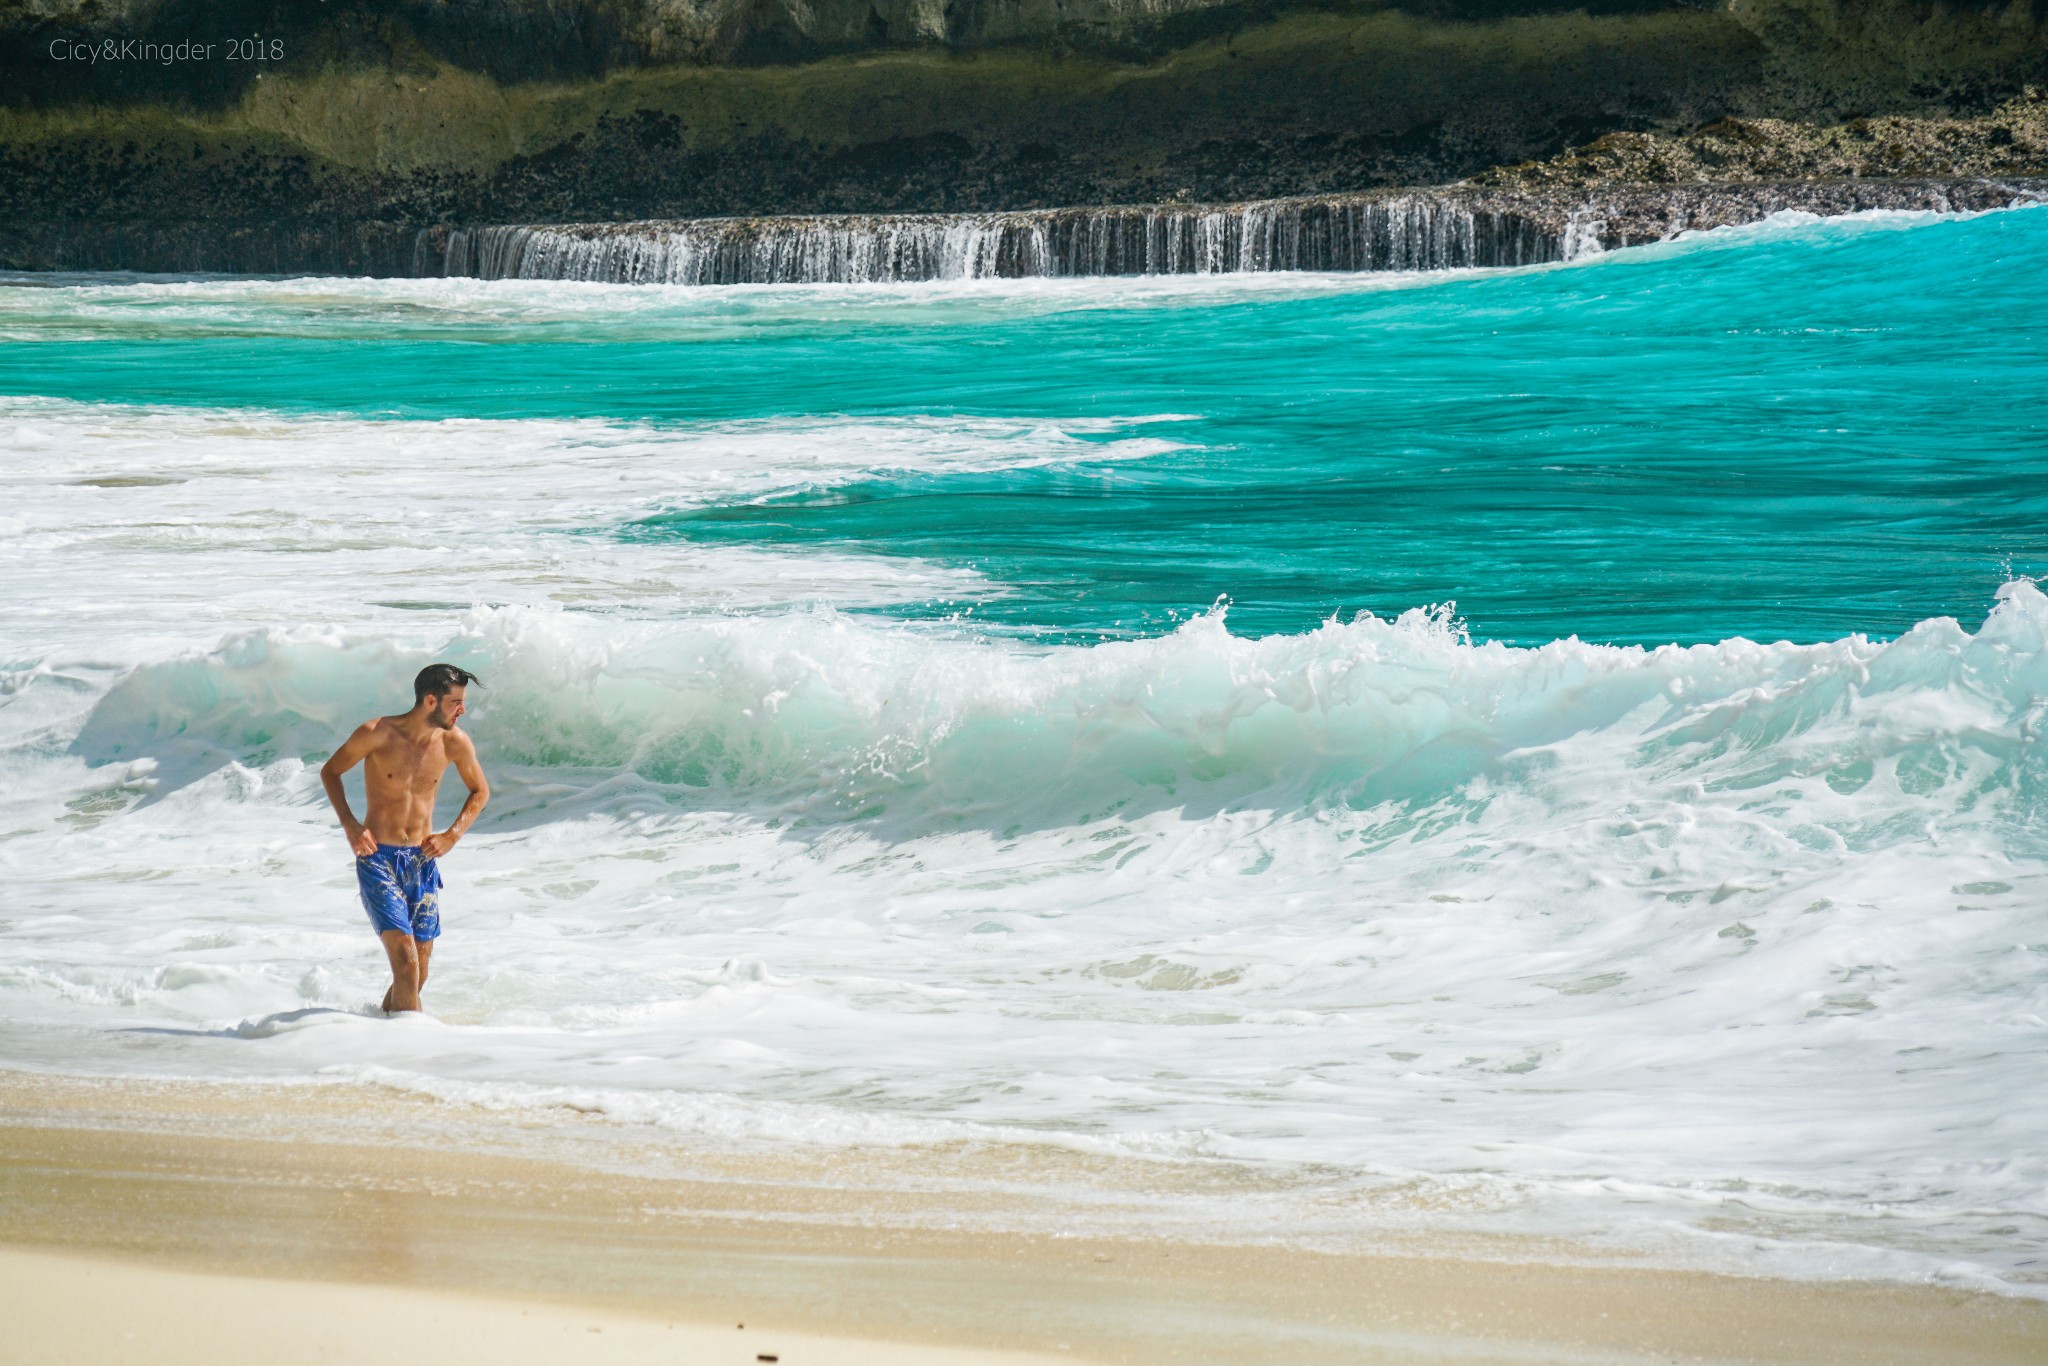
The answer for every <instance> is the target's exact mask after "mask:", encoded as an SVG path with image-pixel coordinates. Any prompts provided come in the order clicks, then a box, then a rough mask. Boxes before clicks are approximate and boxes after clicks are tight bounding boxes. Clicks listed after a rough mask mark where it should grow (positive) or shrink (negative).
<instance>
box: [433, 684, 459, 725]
mask: <svg viewBox="0 0 2048 1366" xmlns="http://www.w3.org/2000/svg"><path fill="white" fill-rule="evenodd" d="M462 694H463V689H461V688H459V687H456V688H450V689H449V690H448V691H447V692H444V693H442V694H441V695H440V696H439V697H437V698H435V699H433V701H434V705H433V706H431V707H429V708H427V724H428V725H430V726H434V727H437V728H439V729H441V730H453V729H455V723H456V722H457V721H459V720H461V719H462V714H463V713H464V712H465V711H467V710H469V708H467V707H465V706H464V705H463V704H462Z"/></svg>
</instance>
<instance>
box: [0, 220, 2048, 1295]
mask: <svg viewBox="0 0 2048 1366" xmlns="http://www.w3.org/2000/svg"><path fill="white" fill-rule="evenodd" d="M2044 250H2048V210H2020V211H2014V212H2009V213H2002V214H1993V215H1986V216H1982V217H1976V218H1941V217H1936V216H1932V215H1872V216H1867V217H1863V218H1859V219H1853V220H1837V221H1832V222H1825V223H1821V222H1814V221H1811V220H1799V219H1794V218H1785V219H1781V220H1778V221H1775V222H1773V223H1770V224H1766V225H1762V226H1759V227H1757V228H1752V229H1745V230H1741V231H1736V232H1724V233H1717V234H1712V235H1708V236H1705V237H1699V238H1693V239H1688V240H1683V241H1680V242H1677V243H1672V244H1667V245H1665V246H1662V247H1657V248H1652V249H1647V250H1639V251H1631V252H1624V253H1616V254H1614V255H1612V256H1610V257H1607V258H1604V259H1598V260H1594V261H1591V262H1585V263H1579V264H1574V265H1571V266H1565V267H1552V268H1544V269H1537V270H1529V271H1515V272H1475V273H1468V274H1463V275H1455V276H1436V277H1428V276H1420V277H1418V276H1407V277H1327V276H1323V277H1314V276H1293V277H1288V276H1267V277H1250V276H1247V277H1227V278H1220V279H1197V280H1165V279H1160V280H1086V281H1060V282H989V283H979V284H972V285H967V284H953V285H923V286H905V287H816V288H736V289H695V290H692V289H676V288H632V287H607V286H579V285H560V284H513V283H499V284H489V285H486V284H480V283H477V282H467V281H420V282H413V281H404V282H400V281H335V280H312V281H194V282H179V281H123V282H104V283H102V282H90V281H79V280H76V279H72V280H67V281H64V282H61V283H57V284H47V283H41V282H38V283H33V284H24V283H16V284H11V285H5V286H0V393H6V394H9V395H13V397H8V398H5V399H0V451H4V452H5V457H6V459H5V465H4V467H0V468H4V480H5V488H6V493H7V495H8V496H7V499H6V502H5V503H4V505H0V528H4V531H5V540H4V543H0V563H4V565H5V569H6V574H7V580H6V581H7V582H8V583H9V584H10V585H11V586H12V587H13V588H14V592H13V593H11V594H10V595H9V596H8V598H7V599H6V600H5V602H4V603H0V668H4V670H5V672H4V675H0V773H4V775H5V784H4V795H0V874H4V876H5V877H6V878H7V880H8V884H9V891H8V892H7V893H6V894H5V899H4V902H0V907H4V909H0V1058H4V1059H6V1060H8V1061H12V1062H16V1063H25V1064H28V1065H32V1066H39V1067H50V1068H60V1069H73V1070H97V1071H127V1072H138V1073H146V1074H178V1075H252V1076H274V1077H303V1078H308V1079H321V1078H326V1079H370V1080H374V1081H378V1082H381V1083H384V1084H388V1085H391V1086H396V1087H401V1088H406V1089H414V1090H422V1091H426V1092H428V1093H430V1094H434V1095H440V1096H445V1097H447V1098H449V1099H467V1100H475V1101H479V1102H482V1103H486V1104H491V1105H499V1106H507V1107H512V1108H515V1109H529V1108H538V1109H540V1110H543V1111H544V1110H545V1109H546V1107H551V1106H559V1105H562V1104H574V1105H575V1106H577V1107H579V1108H580V1109H583V1110H589V1111H594V1112H597V1113H601V1114H607V1115H610V1116H613V1117H614V1118H616V1119H617V1120H618V1121H619V1122H620V1125H621V1132H622V1133H627V1132H630V1133H631V1134H632V1135H633V1136H634V1138H633V1141H634V1142H641V1141H644V1140H645V1139H646V1137H647V1135H648V1134H650V1133H655V1134H667V1135H673V1136H674V1140H675V1141H676V1142H678V1143H684V1144H701V1143H721V1144H742V1145H744V1144H750V1143H782V1142H804V1143H815V1144H826V1145H839V1144H875V1143H886V1144H902V1143H921V1142H933V1141H945V1140H949V1139H954V1138H962V1137H966V1138H974V1137H1004V1138H1009V1139H1024V1140H1028V1141H1034V1142H1049V1143H1057V1144H1061V1145H1064V1146H1069V1147H1074V1146H1078V1147H1082V1148H1086V1149H1089V1150H1091V1151H1101V1152H1106V1153H1111V1154H1127V1155H1131V1156H1133V1157H1142V1158H1147V1159H1151V1160H1156V1161H1160V1162H1170V1163H1174V1164H1180V1165H1182V1166H1184V1165H1185V1164H1188V1163H1196V1164H1204V1163H1207V1164H1221V1167H1222V1168H1227V1169H1228V1170H1230V1171H1232V1172H1235V1173H1237V1174H1238V1177H1237V1178H1233V1180H1238V1181H1239V1184H1238V1185H1232V1184H1231V1183H1230V1182H1223V1183H1221V1184H1220V1185H1219V1186H1218V1187H1217V1189H1218V1190H1222V1191H1224V1192H1225V1193H1221V1194H1215V1195H1213V1196H1212V1197H1210V1198H1207V1199H1206V1200H1205V1201H1199V1202H1194V1203H1193V1204H1185V1203H1184V1204H1182V1205H1181V1206H1178V1207H1177V1208H1178V1209H1179V1210H1180V1213H1179V1214H1178V1215H1176V1218H1177V1219H1179V1220H1181V1222H1182V1223H1183V1224H1184V1223H1185V1222H1186V1221H1187V1220H1188V1219H1190V1218H1192V1219H1195V1220H1196V1221H1197V1222H1201V1221H1206V1225H1205V1226H1206V1227H1208V1228H1209V1229H1210V1231H1211V1232H1213V1233H1216V1234H1217V1235H1219V1236H1222V1235H1229V1236H1250V1237H1269V1236H1271V1237H1313V1238H1316V1239H1322V1240H1325V1241H1330V1240H1336V1241H1346V1240H1349V1242H1348V1244H1347V1245H1355V1244H1356V1243H1357V1242H1359V1241H1360V1240H1364V1241H1366V1242H1370V1240H1371V1239H1372V1238H1373V1237H1374V1236H1376V1232H1384V1231H1385V1230H1387V1229H1389V1228H1391V1227H1393V1226H1395V1225H1396V1224H1399V1225H1400V1226H1402V1227H1404V1228H1412V1227H1414V1226H1415V1225H1416V1224H1417V1221H1420V1222H1421V1223H1422V1224H1424V1225H1427V1226H1431V1227H1437V1226H1441V1227H1445V1228H1455V1229H1460V1230H1501V1231H1521V1232H1536V1233H1545V1234H1551V1233H1554V1234H1559V1235H1564V1236H1567V1237H1571V1238H1574V1239H1578V1240H1581V1241H1585V1242H1591V1243H1594V1244H1598V1245H1601V1246H1609V1247H1619V1248H1625V1249H1637V1250H1642V1251H1646V1252H1649V1253H1652V1254H1654V1255H1656V1256H1659V1257H1662V1258H1666V1259H1669V1260H1676V1261H1682V1262H1693V1263H1704V1264H1712V1265H1720V1266H1733V1267H1737V1268H1743V1269H1765V1270H1771V1271H1777V1272H1784V1273H1788V1274H1815V1275H1833V1274H1881V1275H1896V1276H1903V1277H1910V1278H1926V1277H1935V1276H1942V1277H1949V1278H1958V1279H1963V1280H1967V1281H1972V1282H1976V1283H1985V1284H1992V1285H1997V1286H2002V1287H2005V1288H2009V1289H2017V1290H2022V1291H2031V1292H2032V1293H2041V1291H2042V1290H2043V1288H2044V1287H2048V1266H2044V1264H2043V1263H2041V1262H2040V1261H2039V1259H2038V1248H2039V1246H2041V1244H2042V1243H2043V1241H2044V1240H2048V1196H2044V1189H2048V1160H2044V1159H2043V1157H2042V1156H2041V1153H2042V1152H2043V1151H2044V1145H2043V1142H2042V1139H2043V1137H2044V1135H2048V1123H2044V1121H2048V1100H2044V1099H2043V1091H2042V1088H2041V1086H2040V1084H2039V1083H2040V1080H2041V1078H2042V1076H2043V1075H2044V1068H2043V1064H2044V1061H2048V913H2044V910H2043V907H2044V905H2048V875H2044V874H2048V862H2044V860H2048V760H2044V756H2043V749H2042V738H2041V737H2042V726H2043V721H2044V714H2048V713H2044V707H2048V597H2044V596H2043V594H2042V593H2041V591H2040V590H2039V589H2038V588H2037V587H2036V586H2035V585H2034V583H2033V582H2032V581H2031V580H2030V578H2029V576H2030V575H2036V574H2041V573H2044V572H2048V531H2044V530H2043V528H2044V526H2048V519H2044V515H2043V514H2044V513H2048V418H2044V417H2043V414H2042V405H2041V403H2040V401H2039V398H2040V395H2041V393H2043V392H2044V391H2048V328H2044V327H2043V325H2042V324H2041V322H2040V319H2041V318H2042V317H2044V316H2048V311H2044V306H2048V283H2044V282H2043V278H2042V274H2041V272H2040V271H2039V269H2038V262H2039V261H2040V260H2041V259H2042V255H2043V253H2044ZM1219 599H1220V600H1223V601H1222V603H1221V604H1220V605H1219ZM1451 604H1455V606H1452V605H1451ZM431 658H449V659H453V660H456V661H458V662H461V663H464V664H467V665H469V666H470V667H473V668H475V669H476V670H477V671H478V672H480V673H481V674H482V675H483V678H484V681H485V684H484V686H483V687H482V688H481V689H479V690H478V691H477V693H476V695H475V703H476V705H475V710H474V714H473V717H472V721H471V723H470V729H471V730H472V732H473V733H474V734H475V735H476V736H477V739H478V742H479V744H480V746H481V747H482V750H483V753H484V756H485V761H486V763H487V765H488V767H489V768H490V770H491V773H492V778H493V784H494V787H495V789H496V791H497V797H496V799H495V800H494V802H493V804H492V807H491V810H490V812H489V813H488V814H487V816H486V817H485V820H484V822H483V823H482V824H481V825H480V826H479V827H478V829H477V831H476V832H475V833H474V834H473V835H472V836H471V837H470V838H469V839H468V840H466V841H465V842H464V844H463V846H462V847H461V848H460V849H459V850H458V851H456V853H455V854H454V855H452V856H451V857H450V858H449V859H448V860H447V861H446V864H445V872H446V875H447V878H448V882H449V891H448V895H447V901H446V908H447V910H446V924H447V926H448V936H447V938H446V940H445V942H444V944H443V947H442V949H441V951H440V954H439V956H438V958H437V960H436V964H435V968H436V972H435V980H434V982H433V985H432V986H431V988H430V990H429V1001H430V1004H431V1006H432V1008H433V1009H434V1011H435V1012H436V1014H437V1016H438V1017H439V1022H438V1023H433V1022H427V1021H412V1022H401V1023H398V1024H389V1023H385V1022H382V1021H378V1020H372V1019H370V1018H369V1017H368V1014H367V1007H368V1005H369V1003H371V1002H373V1001H374V1000H375V998H376V997H377V995H378V994H379V992H380V991H381V987H382V982H381V980H380V972H381V954H380V952H379V950H378V948H377V946H376V943H375V941H374V939H372V938H371V937H370V935H369V933H368V931H367V927H366V925H365V924H364V923H363V922H362V919H361V914H360V911H359V910H358V909H357V907H356V905H355V900H354V893H353V879H352V877H351V874H350V868H349V864H348V861H347V856H346V852H345V849H344V847H343V845H342V843H341V840H340V838H339V835H338V834H337V833H336V832H335V831H334V830H333V828H332V818H331V816H330V815H328V814H327V813H326V811H325V807H324V803H323V801H322V798H321V796H320V793H319V786H318V782H317V778H316V776H315V774H314V772H313V770H314V768H315V767H316V766H317V764H318V763H319V761H320V760H321V759H322V758H323V757H324V756H325V754H326V753H327V752H328V751H329V750H330V749H331V748H332V747H333V745H334V744H335V743H337V742H338V739H339V737H340V735H341V734H342V733H344V732H345V731H346V729H347V727H348V726H349V725H350V724H352V723H353V722H354V721H356V720H359V719H361V718H362V717H364V716H367V715H370V714H373V713H375V712H377V711H380V710H385V709H388V708H390V707H393V706H396V705H398V704H400V703H402V702H403V700H404V698H405V696H406V692H405V682H406V680H407V679H408V678H409V677H410V675H411V673H412V672H413V671H414V670H415V669H417V668H418V667H419V666H420V665H421V664H423V663H425V662H427V661H428V660H429V659H431ZM450 805H451V807H452V801H451V803H450ZM1229 1190H1236V1191H1238V1194H1236V1195H1234V1196H1233V1195H1231V1194H1229V1193H1228V1191H1229ZM1388 1192H1398V1193H1399V1194H1398V1198H1395V1197H1393V1196H1390V1195H1388ZM1189 1210H1193V1211H1194V1213H1193V1214H1192V1215H1191V1214H1189V1212H1188V1211H1189ZM1075 1217H1076V1218H1077V1219H1081V1218H1083V1217H1084V1215H1083V1214H1080V1213H1077V1214H1076V1216H1075ZM1105 1217H1106V1216H1105ZM1118 1217H1126V1216H1125V1215H1122V1214H1120V1215H1119V1216H1118ZM1131 1217H1135V1216H1131ZM1177 1226H1179V1225H1177Z"/></svg>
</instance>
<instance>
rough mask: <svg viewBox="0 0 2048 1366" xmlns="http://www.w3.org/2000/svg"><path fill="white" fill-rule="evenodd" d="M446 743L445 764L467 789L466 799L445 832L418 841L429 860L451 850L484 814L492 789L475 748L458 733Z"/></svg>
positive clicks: (465, 737)
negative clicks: (450, 766) (446, 756)
mask: <svg viewBox="0 0 2048 1366" xmlns="http://www.w3.org/2000/svg"><path fill="white" fill-rule="evenodd" d="M448 740H449V746H448V750H449V753H448V761H449V762H450V763H452V764H454V765H455V772H456V773H457V774H458V775H460V777H461V778H462V781H463V785H464V786H466V787H467V788H469V796H468V798H466V799H465V800H464V801H463V803H462V810H461V811H459V812H457V813H456V816H455V820H454V822H453V823H452V824H450V825H449V827H448V828H447V829H446V830H441V831H437V832H436V833H434V834H431V835H428V836H427V837H426V838H425V839H423V840H421V841H420V852H421V853H422V854H425V855H426V856H427V857H428V858H439V857H441V855H443V854H445V853H447V852H448V851H449V850H450V849H453V848H454V847H455V842H456V841H457V840H459V839H461V838H462V837H463V836H464V835H466V834H468V833H469V827H470V826H472V825H474V824H476V818H477V817H478V816H480V815H482V814H483V810H484V803H486V802H488V801H489V800H490V799H491V785H490V784H489V783H488V782H486V781H485V780H484V766H483V765H482V764H480V763H478V762H477V758H476V745H475V744H474V743H473V742H472V741H471V740H470V738H469V737H468V736H467V735H464V734H463V733H462V732H461V731H454V732H452V733H451V734H450V735H449V737H448Z"/></svg>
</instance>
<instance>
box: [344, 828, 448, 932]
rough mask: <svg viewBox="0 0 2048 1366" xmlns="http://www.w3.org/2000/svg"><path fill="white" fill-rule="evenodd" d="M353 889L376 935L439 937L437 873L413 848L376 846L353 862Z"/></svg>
mask: <svg viewBox="0 0 2048 1366" xmlns="http://www.w3.org/2000/svg"><path fill="white" fill-rule="evenodd" d="M356 886H357V887H358V888H360V889H361V891H362V893H363V909H364V910H366V911H368V912H369V913H370V923H371V924H372V925H375V926H376V927H377V933H379V934H382V933H384V931H386V930H397V931H398V932H399V933H400V934H409V935H411V936H412V937H413V938H414V939H439V938H440V937H441V870H440V869H439V868H438V867H436V866H435V864H434V861H433V860H432V859H430V858H427V857H425V856H424V855H422V854H421V853H420V847H419V846H418V845H417V844H380V845H378V846H377V852H376V853H374V854H368V855H364V856H362V857H359V858H357V859H356Z"/></svg>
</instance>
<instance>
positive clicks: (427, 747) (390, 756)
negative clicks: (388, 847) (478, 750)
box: [363, 716, 469, 844]
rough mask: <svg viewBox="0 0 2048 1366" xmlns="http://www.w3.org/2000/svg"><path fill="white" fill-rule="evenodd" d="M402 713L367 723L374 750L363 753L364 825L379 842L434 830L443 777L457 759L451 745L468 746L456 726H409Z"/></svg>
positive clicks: (407, 839) (403, 840)
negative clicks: (412, 731) (443, 727)
mask: <svg viewBox="0 0 2048 1366" xmlns="http://www.w3.org/2000/svg"><path fill="white" fill-rule="evenodd" d="M405 720H406V718H405V717H404V716H380V717H378V718H377V719H376V720H374V721H369V722H365V723H364V727H363V728H364V729H365V730H367V731H370V732H371V733H372V745H371V749H370V752H369V753H368V754H365V755H364V756H363V788H364V792H365V796H366V797H367V799H368V804H369V810H368V811H367V812H366V813H365V815H364V817H363V825H364V826H365V827H366V828H367V829H368V830H369V832H370V833H371V834H372V835H373V836H375V837H376V840H377V843H379V844H418V843H420V842H421V841H422V840H424V839H425V838H426V837H427V834H428V833H429V832H430V831H431V830H433V828H434V799H435V797H436V796H438V795H439V794H440V791H441V775H442V774H444V773H446V772H447V771H448V764H449V762H450V760H451V759H452V758H453V757H454V756H453V755H451V754H450V753H449V749H450V747H451V746H454V745H461V746H466V745H468V744H469V737H468V736H466V735H464V734H463V733H462V732H461V731H458V730H452V729H449V730H442V729H438V728H434V727H425V726H423V727H419V728H418V733H408V732H409V731H410V730H412V728H411V727H408V726H406V725H405V724H404V723H405Z"/></svg>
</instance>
